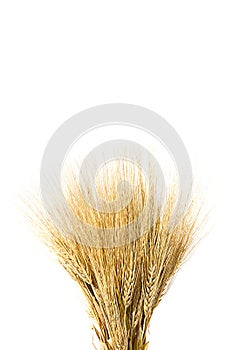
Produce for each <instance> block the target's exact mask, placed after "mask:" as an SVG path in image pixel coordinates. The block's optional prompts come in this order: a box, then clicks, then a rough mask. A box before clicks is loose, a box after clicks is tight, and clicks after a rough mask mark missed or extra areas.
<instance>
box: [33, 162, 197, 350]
mask: <svg viewBox="0 0 233 350" xmlns="http://www.w3.org/2000/svg"><path fill="white" fill-rule="evenodd" d="M122 174H123V176H124V177H125V178H127V181H129V182H130V181H131V182H133V183H134V184H135V183H136V185H135V188H134V192H133V194H132V197H131V200H130V201H129V202H128V203H127V205H126V206H125V207H124V208H120V209H119V210H117V211H115V212H114V211H109V209H108V208H106V210H104V208H102V210H101V211H98V210H97V209H96V208H93V207H92V206H90V205H89V204H88V203H90V202H93V198H92V197H93V193H92V188H91V186H90V188H89V189H88V191H87V196H88V198H87V196H86V197H85V196H84V194H83V193H82V191H81V190H80V188H79V185H78V181H77V178H76V176H75V171H72V170H70V172H69V173H68V176H66V178H65V181H64V185H65V186H64V187H65V189H64V192H65V194H66V199H67V203H68V205H69V208H70V211H71V212H72V215H71V214H70V213H68V212H67V209H66V208H61V207H60V206H59V203H58V205H57V206H56V200H55V204H54V207H53V210H51V212H50V213H48V212H46V211H45V210H44V208H43V205H42V203H40V202H39V201H36V202H35V201H34V203H33V204H34V205H33V207H34V209H33V215H32V220H33V222H34V224H35V226H36V230H37V231H38V232H39V233H40V235H41V237H42V239H43V240H44V241H45V243H46V244H47V245H48V246H49V247H50V248H51V249H52V251H53V252H54V253H55V254H56V256H57V258H58V261H59V262H60V263H61V264H62V266H63V267H64V268H65V269H66V270H67V271H68V272H69V274H70V275H71V276H72V278H73V279H74V280H75V281H77V283H78V284H79V286H80V287H81V289H82V291H83V293H84V295H85V297H86V299H87V301H88V304H89V313H90V315H91V317H92V318H93V325H94V326H93V327H94V329H95V332H96V334H97V337H98V339H99V342H100V348H101V349H102V350H118V349H119V350H147V349H148V346H149V345H148V341H147V330H148V326H149V324H150V320H151V317H152V313H153V310H154V309H155V308H156V307H157V306H158V304H159V303H160V301H161V299H162V297H163V295H164V294H165V293H166V291H167V289H168V287H169V284H170V282H171V280H172V278H173V277H174V275H175V274H176V272H177V270H178V269H179V268H180V267H181V265H182V263H183V262H184V260H185V259H186V258H187V256H188V255H189V253H190V252H191V250H192V249H193V247H194V246H195V244H196V242H197V241H198V236H199V231H200V230H199V229H200V227H199V226H200V225H199V214H198V213H199V209H200V208H199V205H198V204H197V203H195V202H194V201H193V202H191V203H190V204H189V205H188V203H187V208H186V211H185V213H183V215H182V216H181V217H180V216H179V217H177V218H174V215H173V214H174V207H175V202H176V196H177V194H176V191H175V187H174V186H172V188H171V189H170V191H167V192H168V193H167V194H166V196H165V201H164V202H163V203H162V199H161V198H162V197H161V196H160V195H158V196H157V198H156V192H155V198H154V200H152V202H151V203H149V205H150V212H149V214H148V213H147V216H146V218H144V219H141V220H140V222H139V221H138V220H137V218H138V216H139V214H140V213H141V212H142V209H143V207H144V206H145V202H146V187H145V179H144V177H143V174H142V172H141V171H138V173H137V174H136V175H135V172H134V171H133V170H132V168H131V167H130V166H126V165H125V164H123V162H122V163H119V164H118V165H117V166H116V167H115V168H112V169H110V170H108V171H105V172H103V174H102V178H101V180H100V181H99V182H98V181H97V183H96V188H97V189H98V194H99V196H100V197H102V198H105V199H106V200H107V201H108V202H111V201H114V200H115V199H116V198H118V200H120V202H121V200H122V202H123V198H121V196H122V197H123V192H124V191H123V192H122V193H121V194H120V195H119V192H118V188H117V186H116V184H117V183H118V182H119V180H120V178H121V177H122ZM135 181H136V182H135ZM154 182H156V179H154ZM87 187H88V179H87ZM84 197H85V198H84ZM119 197H120V198H119ZM94 200H95V199H94ZM124 204H125V203H124ZM75 217H76V218H77V217H78V218H79V221H81V222H82V223H84V224H83V225H79V224H78V222H79V221H76V220H75V219H74V218H75ZM149 217H153V221H152V223H153V224H152V225H151V227H149V228H148V225H147V224H146V220H149ZM67 223H68V224H67ZM129 227H130V229H129ZM96 229H98V230H97V231H96ZM109 229H111V230H109ZM96 232H98V235H97V234H96ZM109 232H110V233H111V235H112V236H111V237H109ZM122 235H123V240H122V237H121V236H122ZM114 236H115V237H114ZM109 242H111V244H108V243H109Z"/></svg>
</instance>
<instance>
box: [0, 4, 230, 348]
mask: <svg viewBox="0 0 233 350" xmlns="http://www.w3.org/2000/svg"><path fill="white" fill-rule="evenodd" d="M232 18H233V4H232V1H231V0H229V1H227V0H221V1H220V0H219V1H215V0H214V1H213V0H212V1H210V0H196V1H185V0H183V1H181V0H178V1H168V0H163V1H136V0H134V1H127V0H124V1H121V0H118V1H109V0H108V1H101V0H99V1H89V0H85V1H77V0H76V1H70V0H67V1H58V0H56V1H51V0H46V1H45V0H41V1H29V0H28V1H26V0H22V1H14V0H9V1H1V5H0V36H1V44H0V50H1V53H0V60H1V66H0V69H1V71H0V99H1V101H0V116H1V138H0V140H1V185H0V186H1V192H0V193H1V241H0V242H1V245H0V251H1V253H0V259H1V262H0V269H1V274H0V283H1V289H0V293H1V296H0V304H1V305H0V310H1V311H0V322H1V325H0V332H1V336H0V348H1V349H3V350H14V349H24V350H29V349H30V350H31V349H34V350H39V349H45V350H47V349H48V350H52V349H56V350H62V349H63V350H64V349H69V350H74V349H82V350H88V349H91V348H92V344H91V336H92V332H91V331H90V321H89V320H88V317H87V316H86V314H85V306H83V302H82V300H81V299H80V293H79V291H78V288H77V287H76V285H75V283H74V282H73V281H72V280H71V279H70V278H69V276H68V275H67V274H66V273H65V272H64V271H63V270H62V268H61V267H60V266H59V265H58V264H57V262H56V261H55V260H54V259H53V258H52V257H51V255H50V254H49V252H48V251H47V249H46V248H45V247H44V246H43V245H42V244H41V243H40V242H39V241H38V239H37V238H36V237H35V236H33V234H32V232H31V230H30V229H29V228H28V227H27V226H26V225H25V223H23V222H22V219H21V213H20V212H19V210H18V209H17V205H18V199H17V196H18V195H20V194H25V191H26V190H31V189H32V187H33V186H34V185H35V187H38V184H39V169H40V160H41V157H42V153H43V150H44V148H45V146H46V143H47V141H48V139H49V138H50V136H51V134H52V133H53V132H54V130H55V129H56V128H57V127H58V126H59V125H60V124H61V123H62V122H64V121H65V120H66V119H67V118H69V117H71V116H72V115H74V114H76V113H77V112H79V111H81V110H83V109H85V108H89V107H92V106H94V105H97V104H103V103H111V102H125V103H133V104H138V105H141V106H144V107H147V108H150V109H152V110H154V111H156V112H157V113H158V114H160V115H162V116H163V117H164V118H166V119H167V120H168V121H169V122H170V123H171V124H172V125H173V126H174V127H175V128H176V130H177V131H178V133H179V134H180V136H181V137H182V139H183V141H184V142H185V145H186V147H187V149H188V151H189V154H190V157H191V160H192V163H193V166H194V169H195V175H196V178H197V179H198V181H200V182H201V183H202V184H203V185H204V188H207V185H208V201H209V202H210V203H211V205H210V206H211V208H213V211H212V213H211V215H210V223H211V225H210V226H211V227H212V228H211V231H210V234H209V236H208V237H207V238H206V239H205V240H204V242H203V243H202V244H201V245H200V247H199V248H198V250H197V251H196V252H195V255H194V256H193V257H192V258H191V259H190V261H189V262H188V263H187V265H186V266H185V267H184V268H183V269H182V270H181V271H180V273H179V274H178V277H177V279H176V281H175V283H174V284H173V286H172V288H171V290H170V291H169V294H167V296H166V297H165V298H164V300H163V302H162V303H161V304H160V306H159V307H158V309H157V310H156V311H155V314H154V318H153V321H152V324H151V330H150V339H151V347H150V349H158V350H166V349H169V350H170V349H171V348H172V349H180V350H182V349H187V348H188V349H189V350H192V349H195V350H196V349H200V350H201V349H212V350H214V349H232V348H233V340H232V312H233V309H232V293H233V289H232V243H233V239H232V226H233V225H232V198H233V191H232V179H233V170H232V148H233V147H232V146H233V142H232V117H233V63H232V62H233V44H232V43H233V21H232Z"/></svg>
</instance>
